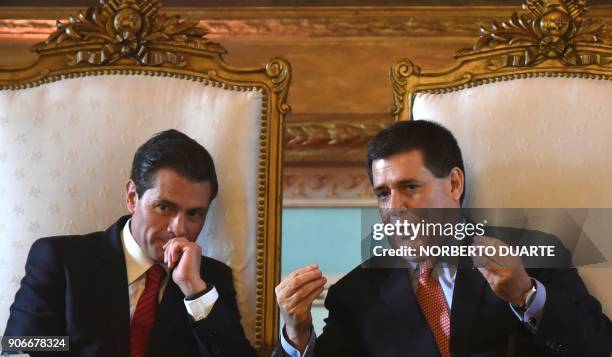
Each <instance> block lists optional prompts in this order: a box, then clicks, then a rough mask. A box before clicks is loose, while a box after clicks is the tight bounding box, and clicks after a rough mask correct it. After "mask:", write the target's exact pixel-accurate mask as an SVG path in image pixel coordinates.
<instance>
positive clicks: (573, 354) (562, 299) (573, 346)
mask: <svg viewBox="0 0 612 357" xmlns="http://www.w3.org/2000/svg"><path fill="white" fill-rule="evenodd" d="M491 236H495V237H498V238H500V239H502V240H506V239H505V238H508V237H513V239H514V238H519V239H525V242H531V243H535V244H538V245H539V244H543V243H545V242H546V244H551V243H552V244H555V245H557V246H559V245H560V244H559V241H558V239H556V238H555V237H553V236H549V235H545V234H543V233H540V232H534V231H524V230H517V229H511V228H503V229H498V230H497V232H496V234H495V235H491ZM536 242H537V243H536ZM560 249H561V250H560V252H561V256H559V257H557V259H558V260H561V262H560V261H557V262H555V263H554V264H553V265H554V266H556V267H555V268H546V269H527V272H528V274H529V275H530V276H531V277H533V278H535V279H537V280H538V281H540V282H541V283H542V284H544V286H545V287H546V304H545V307H544V311H543V314H542V318H541V321H540V324H539V327H538V330H537V332H536V333H535V334H533V333H532V332H531V331H529V330H528V329H527V328H526V326H524V325H523V324H522V323H521V322H520V321H519V319H518V318H517V317H516V315H514V313H513V312H512V310H511V308H510V306H509V305H508V303H507V302H505V301H502V300H501V299H499V298H498V297H497V296H496V295H495V293H494V292H493V291H492V290H491V288H490V287H489V285H488V283H487V282H486V280H485V279H484V277H483V276H482V274H481V273H480V272H479V270H478V269H472V268H471V267H472V266H473V263H472V260H471V258H467V257H466V258H462V259H461V261H460V263H459V268H458V270H457V275H456V278H455V285H454V290H453V300H452V306H451V353H452V355H453V357H467V356H471V357H485V356H486V357H493V356H495V357H497V356H517V357H530V356H533V357H536V356H537V357H542V356H569V357H580V356H585V357H586V356H588V357H609V356H610V353H611V349H612V347H611V346H612V341H611V339H612V337H611V331H612V327H611V324H610V321H609V320H608V318H607V317H606V316H605V315H603V314H602V311H601V306H600V304H599V302H598V301H597V300H596V299H595V298H593V297H592V296H590V295H589V293H588V292H587V290H586V288H585V286H584V284H583V283H582V280H581V279H580V277H579V276H578V274H577V272H576V270H575V269H574V268H571V257H570V256H569V254H568V252H567V250H565V249H563V248H562V247H560ZM379 260H380V258H378V257H377V258H373V259H371V260H370V261H368V262H367V263H368V264H367V265H368V267H362V266H359V267H357V268H355V269H354V270H353V271H351V272H350V273H348V274H347V275H346V276H345V277H343V278H342V279H341V280H340V281H338V282H337V283H336V284H335V285H333V286H332V287H331V288H330V289H329V292H328V294H327V298H326V300H325V306H326V308H327V309H328V310H329V317H328V318H327V319H326V326H325V328H324V330H323V333H322V335H321V336H319V337H318V338H317V340H316V349H315V355H316V356H317V357H321V356H324V357H327V356H334V357H338V356H351V357H359V356H364V357H365V356H383V357H395V356H398V357H399V356H401V357H406V356H415V357H437V356H439V352H438V349H437V346H436V344H435V341H434V338H433V335H432V332H431V330H430V329H429V326H428V325H427V322H426V320H425V318H424V316H423V315H422V313H421V310H420V308H419V305H418V303H417V299H416V295H415V294H414V292H413V290H412V287H411V283H410V281H411V280H410V270H409V269H406V268H391V267H388V266H389V264H388V262H384V263H382V264H384V265H385V266H387V267H386V268H380V267H379V268H376V267H373V266H381V262H380V261H379ZM563 261H564V262H565V265H566V266H567V267H566V268H560V266H562V265H559V264H560V263H563ZM275 355H276V356H277V357H280V356H286V354H285V353H284V351H283V350H282V347H281V346H280V344H279V345H278V346H277V348H276V351H275Z"/></svg>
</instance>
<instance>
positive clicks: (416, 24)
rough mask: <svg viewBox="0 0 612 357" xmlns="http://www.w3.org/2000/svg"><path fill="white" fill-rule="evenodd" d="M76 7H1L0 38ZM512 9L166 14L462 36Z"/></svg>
mask: <svg viewBox="0 0 612 357" xmlns="http://www.w3.org/2000/svg"><path fill="white" fill-rule="evenodd" d="M78 10H79V9H78V8H26V7H24V8H20V7H15V8H2V7H0V34H13V35H15V34H21V35H42V34H48V33H49V32H51V31H54V30H55V19H58V18H61V19H68V18H69V16H70V14H74V13H76V12H78ZM513 10H515V8H514V7H512V6H403V7H385V6H381V7H333V8H330V7H325V8H317V7H296V8H265V7H262V8H250V7H247V8H244V7H241V8H167V9H165V13H166V14H168V15H180V16H181V17H182V18H185V19H190V20H198V21H199V22H200V25H201V26H202V27H204V28H206V29H207V30H208V31H209V33H210V34H211V35H228V36H229V35H279V36H292V35H305V36H402V37H413V36H439V37H448V36H451V35H452V36H465V37H471V36H473V34H474V32H475V31H476V30H477V26H478V24H483V23H485V22H489V21H490V20H491V19H498V20H500V21H501V20H503V19H505V18H506V17H507V14H509V13H510V12H511V11H513ZM591 14H592V15H593V16H595V17H598V18H602V19H605V20H612V5H598V6H593V7H592V9H591Z"/></svg>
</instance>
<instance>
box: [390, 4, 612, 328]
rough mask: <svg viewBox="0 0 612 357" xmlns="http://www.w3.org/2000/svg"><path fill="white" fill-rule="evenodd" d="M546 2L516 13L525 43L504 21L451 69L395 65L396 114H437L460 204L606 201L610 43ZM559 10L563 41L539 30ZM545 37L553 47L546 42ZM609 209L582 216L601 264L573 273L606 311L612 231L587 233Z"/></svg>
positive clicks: (611, 113)
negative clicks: (452, 150)
mask: <svg viewBox="0 0 612 357" xmlns="http://www.w3.org/2000/svg"><path fill="white" fill-rule="evenodd" d="M545 3H546V4H545V5H544V6H543V7H542V8H541V9H535V8H530V9H529V12H527V13H525V14H522V15H516V14H515V15H514V16H515V19H518V18H519V17H520V18H521V19H522V21H523V23H525V24H529V26H531V25H532V24H534V25H533V28H535V29H536V31H535V32H534V33H532V34H530V36H532V40H531V42H530V41H526V40H523V41H517V40H516V38H515V37H513V36H516V37H518V36H519V35H518V34H519V33H520V31H519V30H520V29H519V30H517V29H516V28H515V27H513V26H514V25H513V24H516V23H517V21H512V20H510V21H509V22H508V23H506V27H504V26H497V27H495V28H494V29H493V30H487V29H484V30H483V32H482V36H481V39H480V41H479V42H478V44H477V45H476V46H474V48H472V49H468V50H462V51H460V52H459V53H458V55H457V57H458V58H459V61H458V63H457V65H456V66H455V67H454V68H452V69H451V70H448V71H442V72H422V71H421V70H420V69H419V68H418V67H417V66H415V65H414V64H412V63H411V62H410V61H409V60H402V61H399V62H398V63H396V64H395V65H394V66H393V68H392V82H393V85H394V95H395V107H394V110H395V115H396V117H397V118H398V119H415V120H418V119H428V120H432V121H436V122H439V123H441V124H443V125H444V126H445V127H447V128H448V129H450V130H451V131H452V133H453V134H454V135H455V136H456V138H457V140H458V142H459V145H460V147H461V150H462V152H463V155H464V162H465V166H466V180H467V185H466V201H465V206H467V207H478V208H583V209H589V208H591V209H596V208H610V207H612V188H611V187H610V185H609V184H608V183H609V182H612V141H611V140H610V137H612V107H611V106H610V103H612V67H611V66H610V61H611V59H612V48H611V47H610V46H608V45H606V43H609V42H606V41H608V40H609V39H608V38H606V37H605V36H601V37H596V36H595V35H599V34H600V33H599V32H598V31H599V30H598V29H599V28H600V27H597V26H593V27H592V28H591V30H592V31H593V32H592V33H589V34H590V35H591V36H590V37H588V36H584V35H583V36H582V37H580V38H578V37H574V34H576V33H578V31H577V29H580V28H581V27H580V26H581V25H580V24H585V23H587V19H586V18H585V16H584V15H585V9H584V8H574V7H572V6H573V2H570V1H565V2H563V1H562V2H561V5H560V6H555V5H552V3H553V2H550V3H551V4H548V2H545ZM573 9H577V10H576V11H575V12H572V11H573ZM559 14H562V15H563V16H562V20H564V21H566V24H567V23H569V25H568V28H569V29H568V30H567V31H568V32H567V33H564V36H565V37H562V38H559V37H558V36H556V37H555V36H554V35H555V34H556V33H549V32H547V27H546V26H547V23H548V20H549V18H551V19H552V16H553V15H554V16H559ZM589 21H590V20H589ZM595 24H598V22H595ZM529 26H528V27H529ZM507 29H512V30H514V31H515V32H514V35H513V34H512V32H511V31H510V30H508V31H507V32H503V31H505V30H507ZM538 31H539V32H538ZM576 36H578V35H576ZM527 37H528V36H527V35H524V38H527ZM503 39H506V40H507V41H504V40H503ZM551 41H552V43H555V44H556V47H554V48H553V50H551V49H550V48H549V47H544V45H543V44H545V43H551ZM557 50H558V51H557ZM554 51H557V52H554ZM583 212H588V211H586V210H585V211H583ZM609 212H610V210H607V211H595V210H593V216H594V217H595V216H597V217H598V218H597V222H595V221H593V222H591V221H590V220H589V217H586V219H584V220H583V221H582V222H581V223H583V224H584V229H585V232H587V233H590V234H592V235H591V236H590V238H591V239H592V241H591V243H593V244H594V245H595V247H596V248H597V250H599V252H600V253H601V254H602V255H603V256H604V257H605V260H607V262H606V263H603V264H595V265H589V266H581V267H579V270H580V273H581V276H582V277H583V279H584V280H585V282H586V284H587V286H588V287H589V290H590V291H591V293H593V294H594V295H595V296H597V297H598V298H599V299H600V301H601V302H602V304H603V306H604V310H605V312H606V313H607V315H608V316H612V292H611V291H610V289H609V287H608V284H609V281H610V280H609V279H610V273H612V268H611V266H612V265H611V264H610V262H612V240H611V239H610V237H608V236H606V235H605V234H604V233H605V232H606V231H609V229H608V230H604V232H601V231H600V232H595V231H594V230H596V229H598V228H601V223H602V222H601V217H603V216H605V215H608V216H609ZM585 214H588V213H585ZM602 215H603V216H602ZM607 219H608V220H609V219H610V217H608V218H607ZM530 228H538V227H537V226H535V227H530ZM549 228H550V227H549ZM550 233H558V232H554V231H553V232H550ZM574 238H575V239H578V237H574Z"/></svg>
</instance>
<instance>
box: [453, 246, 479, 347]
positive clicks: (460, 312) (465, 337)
mask: <svg viewBox="0 0 612 357" xmlns="http://www.w3.org/2000/svg"><path fill="white" fill-rule="evenodd" d="M485 284H486V281H485V279H484V278H483V277H482V275H481V274H480V271H478V269H476V268H474V267H473V262H472V259H471V258H469V257H461V259H460V261H459V267H458V268H457V275H456V278H455V287H454V291H453V301H452V307H451V351H453V352H455V353H457V352H460V351H467V350H469V346H468V343H469V341H470V335H471V333H472V323H473V322H474V319H475V315H476V312H477V310H478V306H479V305H480V304H481V302H482V296H483V291H484V288H485Z"/></svg>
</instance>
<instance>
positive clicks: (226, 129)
mask: <svg viewBox="0 0 612 357" xmlns="http://www.w3.org/2000/svg"><path fill="white" fill-rule="evenodd" d="M90 11H91V10H90ZM119 12H120V11H119ZM143 16H145V15H143ZM155 16H157V14H155ZM159 16H160V17H161V16H163V15H159ZM111 19H112V17H111ZM149 20H150V21H151V22H154V21H156V20H155V18H151V19H149ZM143 21H144V20H143ZM187 28H188V29H189V27H187ZM194 28H196V27H195V24H192V26H191V28H190V29H191V30H193V29H194ZM58 31H62V29H59V30H58ZM191 33H193V32H191ZM54 35H55V34H54ZM201 35H202V33H199V37H198V39H200V40H202V41H207V40H205V39H203V37H202V36H201ZM190 40H193V38H191V39H190ZM206 43H207V45H208V46H209V47H205V46H201V47H200V48H195V47H190V45H189V44H188V43H184V44H176V42H175V43H174V44H173V46H174V47H172V46H170V45H168V44H164V43H158V44H156V45H157V46H158V47H159V48H162V47H163V51H161V50H160V51H158V52H155V48H154V47H153V46H152V45H148V46H149V47H148V48H147V50H148V51H149V53H151V54H152V55H150V58H149V59H147V58H144V59H142V58H139V57H134V56H130V55H126V56H124V57H121V58H119V59H118V60H117V61H116V62H111V61H104V59H103V56H102V55H100V56H99V57H96V56H95V55H91V54H92V53H93V54H95V53H98V54H100V53H101V52H99V51H98V49H97V48H96V47H95V45H91V44H88V45H83V46H82V47H81V48H77V49H75V50H73V51H66V50H65V49H64V48H63V47H62V43H61V42H58V41H55V40H53V35H52V37H51V38H50V41H48V42H47V43H46V44H41V46H39V48H38V52H39V55H40V58H39V59H38V61H37V63H36V64H35V67H36V68H38V69H39V71H38V73H36V71H32V70H31V67H25V68H23V69H11V70H8V69H6V70H0V210H2V212H3V213H2V215H0V252H1V253H2V254H0V282H1V283H0V327H1V328H2V330H4V326H5V323H6V320H7V319H8V312H9V306H10V304H11V303H12V300H13V298H14V296H15V292H16V290H17V288H18V286H19V282H20V280H21V277H22V276H23V274H24V265H25V259H26V256H27V253H28V250H29V248H30V245H31V244H32V242H33V241H34V240H35V239H36V238H39V237H43V236H51V235H63V234H84V233H88V232H92V231H97V230H104V229H106V228H107V227H108V226H110V225H111V224H112V223H114V222H115V220H116V219H117V218H118V217H120V216H121V215H125V214H127V213H128V212H127V210H126V207H125V198H124V195H125V193H124V187H125V182H126V180H127V179H128V178H129V175H130V169H131V161H132V158H133V155H134V152H135V150H136V149H137V147H138V146H139V145H140V144H142V143H144V142H145V141H146V140H147V139H148V138H150V137H151V136H152V135H153V134H155V133H157V132H160V131H162V130H166V129H170V128H175V129H178V130H181V131H183V132H185V133H186V134H188V135H189V136H191V137H193V138H194V139H196V140H197V141H198V142H199V143H201V144H202V145H204V146H205V147H206V149H207V150H208V151H209V152H210V153H211V155H212V157H213V159H214V161H215V166H216V169H217V175H218V180H219V194H218V196H217V198H216V199H215V200H214V201H213V204H212V206H211V209H210V210H209V212H208V215H207V219H206V224H205V227H204V229H203V231H202V233H201V234H200V237H199V239H198V242H199V243H200V245H201V246H202V247H203V251H204V254H205V255H207V256H210V257H213V258H216V259H218V260H221V261H223V262H225V263H227V264H228V265H229V266H230V267H231V268H232V270H233V274H234V282H235V287H236V289H237V293H238V304H239V308H240V312H241V315H242V323H243V326H244V328H245V331H246V334H247V336H248V338H249V339H250V340H251V342H252V343H253V345H254V346H256V347H257V348H258V349H259V351H260V352H261V353H264V352H266V351H269V350H270V349H271V348H272V347H273V345H274V341H275V339H276V335H277V330H276V329H277V326H276V321H278V318H277V312H276V308H275V305H274V300H273V287H274V286H275V285H276V283H277V281H276V280H277V279H278V275H279V273H278V261H279V257H278V253H277V251H278V249H276V245H277V244H279V239H280V230H279V225H280V217H279V216H278V212H279V207H280V197H281V194H280V189H281V185H280V184H279V182H280V170H281V161H280V143H281V127H282V126H281V120H282V116H283V114H284V112H286V111H287V110H288V107H287V105H286V104H285V102H284V101H285V98H286V94H287V85H288V81H289V67H288V64H287V63H286V62H284V61H282V60H274V61H272V62H270V63H269V64H268V67H267V68H248V69H239V68H231V67H229V66H227V65H226V64H225V63H224V62H223V60H222V57H221V54H220V52H222V51H221V50H220V48H221V47H220V45H217V44H213V43H210V42H206ZM66 45H68V44H66ZM70 45H73V46H74V45H75V43H70ZM77 45H78V44H77ZM92 46H93V49H92ZM59 50H62V51H59ZM75 53H76V55H75ZM154 53H160V55H159V57H155V56H156V55H153V54H154ZM88 54H89V55H91V56H88ZM71 56H73V57H71ZM79 56H83V57H82V58H85V60H81V61H76V62H77V63H72V64H71V63H70V61H71V58H75V57H76V58H78V57H79ZM109 57H111V56H109ZM111 58H112V57H111ZM155 58H158V59H159V58H161V59H162V60H161V63H157V62H159V61H158V60H155ZM43 72H44V73H46V75H45V76H42V77H41V76H40V75H39V73H43ZM0 332H1V331H0Z"/></svg>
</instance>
